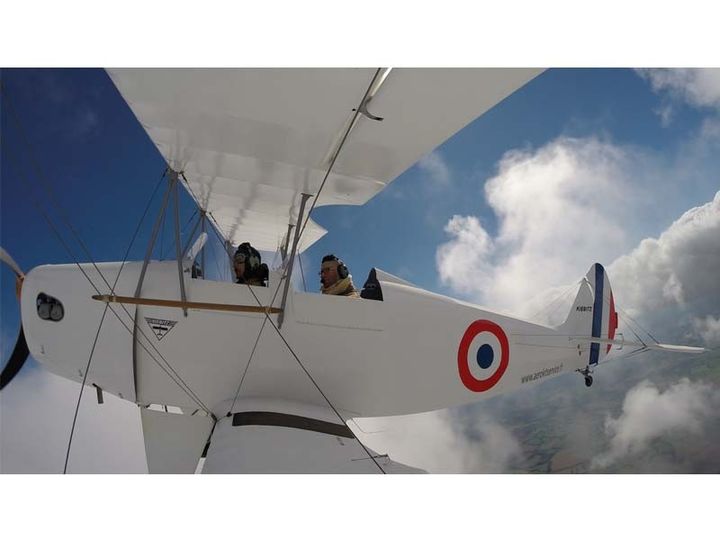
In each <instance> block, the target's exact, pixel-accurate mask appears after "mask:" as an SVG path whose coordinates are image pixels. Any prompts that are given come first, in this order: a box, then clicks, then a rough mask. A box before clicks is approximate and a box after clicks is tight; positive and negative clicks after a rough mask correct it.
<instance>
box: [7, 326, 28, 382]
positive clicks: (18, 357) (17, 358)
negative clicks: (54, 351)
mask: <svg viewBox="0 0 720 540" xmlns="http://www.w3.org/2000/svg"><path fill="white" fill-rule="evenodd" d="M29 355H30V351H29V350H28V346H27V342H26V341H25V332H24V331H23V327H22V326H21V327H20V333H19V334H18V338H17V341H16V342H15V348H14V349H13V352H12V355H10V360H8V363H7V364H5V367H4V368H3V370H2V373H0V390H2V389H3V388H5V386H7V384H8V383H9V382H10V381H12V380H13V377H15V375H17V374H18V372H19V371H20V368H22V367H23V364H25V360H27V357H28V356H29Z"/></svg>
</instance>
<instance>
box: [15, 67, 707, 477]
mask: <svg viewBox="0 0 720 540" xmlns="http://www.w3.org/2000/svg"><path fill="white" fill-rule="evenodd" d="M539 73H540V70H536V69H212V70H208V69H111V70H108V74H109V76H110V78H111V79H112V81H113V82H114V84H115V85H116V87H117V89H118V91H119V92H120V95H121V96H122V98H123V99H124V100H125V102H126V103H127V105H128V106H129V107H130V109H131V110H132V112H133V113H134V114H135V116H136V118H137V120H138V122H140V124H141V125H142V126H143V127H144V129H145V131H146V132H147V134H148V136H149V137H150V139H151V140H152V141H153V143H154V144H155V145H156V146H157V148H158V150H159V152H160V153H161V154H162V156H163V157H164V158H165V160H166V162H167V170H166V174H165V178H166V179H167V183H166V191H165V195H164V199H163V203H162V207H161V211H160V213H159V215H158V216H157V217H156V220H155V225H154V231H153V235H152V238H151V240H150V242H149V245H148V246H147V252H146V257H145V259H144V260H143V261H131V262H125V261H123V262H110V263H95V262H87V263H79V264H62V265H45V266H39V267H36V268H34V269H32V270H30V271H29V272H28V273H27V274H23V272H22V271H21V269H20V268H19V267H18V266H17V265H16V264H14V262H13V261H12V259H11V257H10V256H9V254H7V253H5V252H4V251H3V252H2V258H3V260H4V261H5V262H7V263H8V264H10V265H11V266H13V268H14V271H15V272H16V273H17V275H18V276H19V281H18V296H19V299H20V311H21V321H22V322H21V331H20V335H19V338H18V342H17V345H16V347H15V350H14V351H13V355H12V357H11V360H10V361H9V362H8V363H7V364H6V366H5V368H4V370H3V373H2V386H5V385H6V384H8V383H9V382H10V380H11V379H12V377H13V376H14V375H15V374H16V373H17V372H18V371H19V370H20V368H21V367H22V365H23V362H24V361H25V358H27V356H28V355H29V354H32V356H33V357H34V358H35V359H36V360H38V361H39V362H41V363H42V364H43V365H44V366H45V367H46V368H47V369H48V370H50V371H51V372H53V373H55V374H57V375H60V376H62V377H64V378H67V379H70V380H73V381H77V382H80V383H82V384H83V385H85V387H93V388H94V389H95V392H96V394H97V397H98V400H101V399H102V395H103V393H104V392H109V393H111V394H114V395H116V396H118V397H120V398H121V399H124V400H127V401H129V402H132V403H135V404H137V405H138V407H139V409H140V415H141V420H142V428H143V435H144V440H145V449H146V456H147V463H148V470H149V472H151V473H192V472H194V471H195V470H196V468H197V466H198V462H199V460H200V459H201V458H204V465H203V472H210V473H230V472H250V473H264V472H308V473H310V472H333V473H372V472H390V473H392V472H416V471H417V469H414V468H412V467H409V466H406V465H403V464H400V463H397V462H394V461H392V460H391V459H389V458H388V459H379V457H378V456H377V454H376V453H375V452H374V451H373V450H372V449H369V448H367V447H366V446H365V445H363V444H362V442H361V441H360V440H359V439H358V438H357V436H356V435H355V433H354V432H353V431H352V430H351V429H350V427H349V426H348V422H349V421H350V420H352V419H356V418H362V417H371V416H372V417H378V416H392V415H404V414H411V413H420V412H425V411H431V410H437V409H443V408H447V407H452V406H457V405H462V404H467V403H472V402H475V401H478V400H481V399H485V398H489V397H492V396H496V395H498V394H501V393H504V392H508V391H512V390H514V389H517V388H519V387H521V386H523V385H527V384H532V383H535V382H541V381H544V380H547V379H548V378H551V377H555V376H558V375H560V374H563V373H568V372H577V373H578V374H579V376H580V377H582V378H583V380H584V381H585V384H586V385H587V386H588V387H589V386H591V385H592V382H593V379H592V372H593V369H594V368H595V367H596V366H597V365H598V364H599V363H600V362H601V361H603V360H604V359H605V357H606V356H607V354H608V353H609V351H610V350H611V348H612V347H613V346H623V345H631V344H632V345H640V346H642V347H645V348H656V349H662V350H668V351H674V352H681V353H699V352H702V351H703V349H701V348H695V347H683V346H676V345H663V344H657V343H656V344H652V345H648V344H646V343H631V342H626V341H625V340H624V339H621V338H620V336H617V335H616V330H617V326H618V315H617V311H616V307H615V299H614V296H613V293H612V288H611V285H610V280H609V277H608V275H607V272H606V271H605V269H604V267H603V266H602V265H601V264H599V263H595V264H592V265H591V266H590V269H589V271H588V273H587V274H586V276H585V277H583V278H582V279H581V280H580V282H579V284H578V291H577V294H576V297H575V300H574V302H573V304H572V306H571V308H570V310H569V313H568V315H567V318H566V320H565V321H564V322H563V323H562V324H561V325H559V326H557V327H550V326H544V325H540V324H536V323H533V322H530V321H526V320H522V319H518V318H515V317H512V316H509V315H505V314H501V313H496V312H493V311H490V310H488V309H486V308H483V307H480V306H477V305H474V304H471V303H468V302H464V301H460V300H456V299H453V298H449V297H447V296H443V295H440V294H436V293H433V292H430V291H427V290H424V289H422V288H421V287H417V286H415V285H413V284H412V283H409V282H408V281H406V280H403V279H401V278H399V277H397V276H394V275H392V274H390V273H388V272H385V271H383V270H382V269H381V268H373V269H372V270H371V271H370V274H369V275H368V277H367V279H366V280H365V283H364V287H363V293H362V295H361V296H362V297H361V298H359V299H351V298H346V297H341V296H331V295H321V294H316V293H307V292H304V291H301V290H296V288H295V287H294V286H293V281H292V276H293V269H294V262H295V260H296V259H297V257H298V256H299V254H301V253H302V252H304V251H305V250H307V249H308V248H309V247H310V246H312V245H313V244H314V243H315V242H317V241H318V240H319V239H320V238H321V237H322V236H323V234H324V233H325V232H326V231H325V230H324V229H323V228H322V227H320V226H319V225H318V224H317V223H315V222H314V221H313V220H312V218H311V213H312V210H313V209H314V208H315V207H316V206H323V205H343V204H351V205H361V204H364V203H365V202H367V201H368V200H369V199H370V198H372V197H373V196H374V195H376V194H377V193H379V192H380V191H381V190H382V189H383V188H384V187H385V186H386V185H388V183H390V182H391V181H392V180H393V179H395V178H396V177H398V176H399V175H400V174H401V173H403V172H404V171H405V170H406V169H408V168H409V167H411V166H412V165H413V164H414V163H415V162H417V161H418V160H419V159H420V158H421V157H422V156H423V155H425V154H427V153H428V152H429V151H431V150H432V149H434V148H435V147H437V146H438V145H439V144H441V143H442V142H443V141H445V140H446V139H448V138H449V137H450V136H452V135H453V134H454V133H456V132H457V131H458V130H460V129H461V128H463V127H464V126H465V125H467V124H468V123H469V122H471V121H472V120H474V119H475V118H477V117H478V116H480V115H482V114H483V113H485V112H486V111H488V110H489V109H490V108H492V107H493V106H494V105H496V104H497V103H499V102H500V101H501V100H503V99H504V98H506V97H507V96H508V95H510V94H511V93H513V92H514V91H516V90H517V89H518V88H520V87H522V86H523V85H525V84H526V83H527V82H528V81H530V80H531V79H533V78H534V77H535V76H537V75H538V74H539ZM179 189H186V190H187V192H188V193H189V194H190V196H191V197H192V198H193V200H194V201H195V203H196V204H197V207H198V220H197V222H196V224H195V227H194V229H193V231H192V233H191V234H190V235H189V237H188V238H187V239H186V241H185V244H184V245H182V244H181V242H180V233H179V224H178V218H177V208H178V203H177V194H178V190H179ZM173 200H174V202H175V204H174V209H175V215H174V221H175V235H176V242H175V244H176V257H175V260H172V261H156V260H152V259H151V256H152V252H153V244H154V242H155V238H156V237H157V232H158V229H159V227H160V223H161V220H162V219H163V217H164V216H165V214H167V215H168V216H170V215H171V214H170V213H171V212H172V208H173ZM171 219H172V218H171ZM209 232H211V233H215V234H218V235H219V236H220V237H221V238H222V240H223V242H224V244H225V246H226V249H227V252H228V257H229V258H230V259H231V257H232V252H233V250H234V247H235V246H237V245H239V244H240V243H241V242H250V243H251V244H252V245H253V246H255V247H256V248H257V249H260V250H263V251H271V252H272V251H277V252H279V253H280V263H279V265H277V266H276V267H275V268H272V269H271V271H270V273H269V279H268V286H267V287H256V286H250V285H239V284H235V283H232V282H225V281H214V280H210V279H204V277H203V270H204V268H203V264H202V263H201V262H200V261H201V258H202V254H203V248H204V245H205V243H206V242H207V239H208V233H209ZM89 350H91V351H92V352H91V354H90V360H88V354H87V353H88V351H89Z"/></svg>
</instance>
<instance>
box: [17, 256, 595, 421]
mask: <svg viewBox="0 0 720 540" xmlns="http://www.w3.org/2000/svg"><path fill="white" fill-rule="evenodd" d="M82 267H83V269H84V270H85V272H86V273H87V276H88V277H89V278H90V279H91V280H92V281H93V282H94V283H95V287H93V286H91V285H90V283H89V282H88V279H87V278H86V277H85V276H84V275H83V273H82V272H81V271H80V269H79V268H78V266H77V265H56V266H41V267H38V268H35V269H33V270H32V271H31V272H30V273H28V275H27V277H26V279H25V283H24V285H23V290H22V319H23V326H24V329H25V334H26V338H27V342H28V346H29V348H30V351H31V354H32V355H33V356H34V357H35V358H36V359H37V360H39V361H40V362H42V363H43V364H44V365H45V366H46V367H47V368H48V369H49V370H50V371H52V372H54V373H57V374H59V375H61V376H63V377H66V378H68V379H71V380H76V381H82V380H83V376H84V374H85V369H86V366H87V365H88V359H89V358H90V355H91V351H92V360H91V362H90V369H89V373H88V376H87V381H86V382H87V384H94V385H96V386H98V387H100V388H102V389H103V390H104V391H107V392H111V393H113V394H115V395H117V396H119V397H121V398H123V399H126V400H129V401H132V402H136V403H138V404H141V405H148V404H163V405H170V406H177V407H181V408H183V409H184V410H189V409H193V410H194V409H199V408H206V409H207V410H211V411H213V412H214V413H215V414H216V415H217V416H220V415H225V414H226V413H227V412H229V411H227V410H224V409H225V408H227V403H229V402H230V403H232V402H233V401H237V397H238V396H239V397H241V398H253V399H255V398H257V399H284V400H289V401H292V402H296V403H305V404H307V405H313V406H322V407H327V406H328V400H329V401H330V402H331V403H332V405H333V407H335V408H336V409H337V410H339V411H341V412H342V414H343V416H344V417H346V418H347V417H361V416H385V415H399V414H411V413H418V412H423V411H429V410H434V409H441V408H446V407H450V406H455V405H461V404H464V403H469V402H473V401H477V400H479V399H482V398H486V397H490V396H494V395H497V394H499V393H502V392H506V391H509V390H512V389H515V388H518V387H520V386H523V385H526V384H530V383H533V382H537V381H542V380H545V379H547V378H549V377H552V376H556V375H559V374H561V373H564V372H569V371H575V370H577V369H579V368H582V367H585V366H586V365H587V356H588V351H587V349H588V347H589V345H574V344H572V343H570V342H569V341H568V338H567V336H562V335H559V334H558V332H556V331H555V330H554V329H552V328H548V327H545V326H541V325H537V324H533V323H530V322H527V321H523V320H520V319H515V318H512V317H509V316H506V315H501V314H498V313H494V312H491V311H488V310H486V309H483V308H480V307H479V306H475V305H472V304H469V303H466V302H461V301H458V300H454V299H452V298H448V297H446V296H442V295H438V294H434V293H431V292H428V291H425V290H423V289H420V288H418V287H414V286H412V285H409V284H407V283H403V282H402V281H401V280H398V279H396V278H393V276H390V275H388V274H384V273H382V272H378V275H379V281H380V285H381V288H382V296H383V300H382V301H379V300H369V299H351V298H346V297H337V296H328V295H321V294H316V293H304V292H297V291H294V290H293V289H292V287H291V289H290V293H289V294H288V298H287V302H286V305H285V314H284V321H283V324H282V327H281V328H280V330H279V332H278V331H277V330H276V328H275V327H274V325H273V324H270V322H265V317H266V316H265V314H264V313H250V312H240V313H234V312H223V311H215V310H212V309H189V310H188V311H187V316H185V314H184V313H183V310H182V309H180V308H177V307H164V306H150V305H120V304H109V305H108V311H107V313H106V316H105V319H104V321H103V324H102V328H101V330H100V333H99V337H98V340H97V344H96V346H95V348H94V351H93V343H94V341H95V335H96V333H97V332H98V327H99V325H100V320H101V317H102V315H103V312H104V310H105V308H106V304H105V303H104V302H101V301H98V300H94V299H93V298H92V296H93V295H97V294H98V293H100V294H108V293H109V287H108V286H107V285H106V284H105V282H104V281H103V280H102V279H101V278H100V276H99V274H98V272H97V270H96V269H95V268H94V267H93V266H92V265H89V264H86V265H82ZM140 268H141V264H140V263H128V264H125V266H124V268H123V269H122V272H121V276H120V279H119V281H118V284H117V286H116V288H115V290H114V293H115V294H116V295H118V296H133V295H134V292H135V288H136V286H137V281H138V277H139V274H140ZM98 269H99V270H100V272H102V273H103V275H104V276H105V279H106V280H107V281H108V282H109V283H111V284H112V283H113V282H114V281H115V278H116V276H117V272H118V270H119V269H120V264H119V263H103V264H99V265H98ZM279 279H280V273H278V272H273V273H271V276H270V280H269V286H268V287H249V286H247V285H238V284H234V283H227V282H216V281H209V280H202V279H193V278H191V277H190V275H189V274H187V273H186V275H185V289H186V291H187V300H188V301H191V302H204V303H210V304H212V303H218V304H219V303H222V304H236V305H243V306H258V305H262V306H269V305H271V302H272V300H273V297H274V302H273V303H272V305H273V306H275V307H280V305H281V296H282V294H281V292H282V289H280V293H278V294H277V295H276V294H275V293H276V289H277V287H278V281H279ZM41 294H44V295H46V296H48V297H52V298H55V299H57V300H58V301H60V302H61V303H62V306H63V309H64V315H63V317H62V319H61V320H59V321H55V320H51V319H48V320H46V319H42V318H40V316H39V315H38V296H39V295H41ZM140 296H141V297H142V298H149V299H165V300H179V299H180V289H179V285H178V274H177V264H176V263H175V262H174V261H172V262H167V261H165V262H151V263H150V265H149V267H148V271H147V274H146V276H145V280H144V283H143V286H142V290H141V294H140ZM269 317H270V319H271V320H272V322H273V323H275V325H276V324H277V318H278V316H277V315H269ZM280 334H282V337H281V335H280ZM251 356H252V359H251ZM248 362H250V364H249V367H248ZM301 364H302V367H301ZM303 367H304V370H303ZM246 368H247V369H246ZM305 370H306V371H307V373H306V372H305ZM308 374H309V376H308ZM311 379H312V380H311ZM241 380H242V385H241ZM320 390H322V393H321V392H320ZM323 394H324V395H325V397H323Z"/></svg>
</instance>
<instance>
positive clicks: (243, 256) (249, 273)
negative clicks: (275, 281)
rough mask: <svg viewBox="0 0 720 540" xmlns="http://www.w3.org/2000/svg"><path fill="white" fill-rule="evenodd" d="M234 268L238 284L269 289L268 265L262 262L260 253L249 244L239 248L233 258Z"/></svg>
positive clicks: (241, 245)
mask: <svg viewBox="0 0 720 540" xmlns="http://www.w3.org/2000/svg"><path fill="white" fill-rule="evenodd" d="M233 267H234V268H235V277H236V278H237V279H236V281H235V282H236V283H241V284H247V285H254V286H257V287H267V284H266V283H265V282H266V280H267V278H268V274H269V272H268V267H267V264H264V263H263V262H262V258H261V256H260V252H259V251H258V250H257V249H255V248H254V247H252V246H251V245H250V243H249V242H243V243H242V244H240V245H239V246H238V248H237V251H235V256H234V257H233Z"/></svg>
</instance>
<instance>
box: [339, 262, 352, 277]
mask: <svg viewBox="0 0 720 540" xmlns="http://www.w3.org/2000/svg"><path fill="white" fill-rule="evenodd" d="M337 273H338V277H339V278H340V279H345V278H346V277H348V275H349V274H350V271H349V270H348V268H347V266H345V263H344V262H341V263H340V264H339V265H338V268H337Z"/></svg>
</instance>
